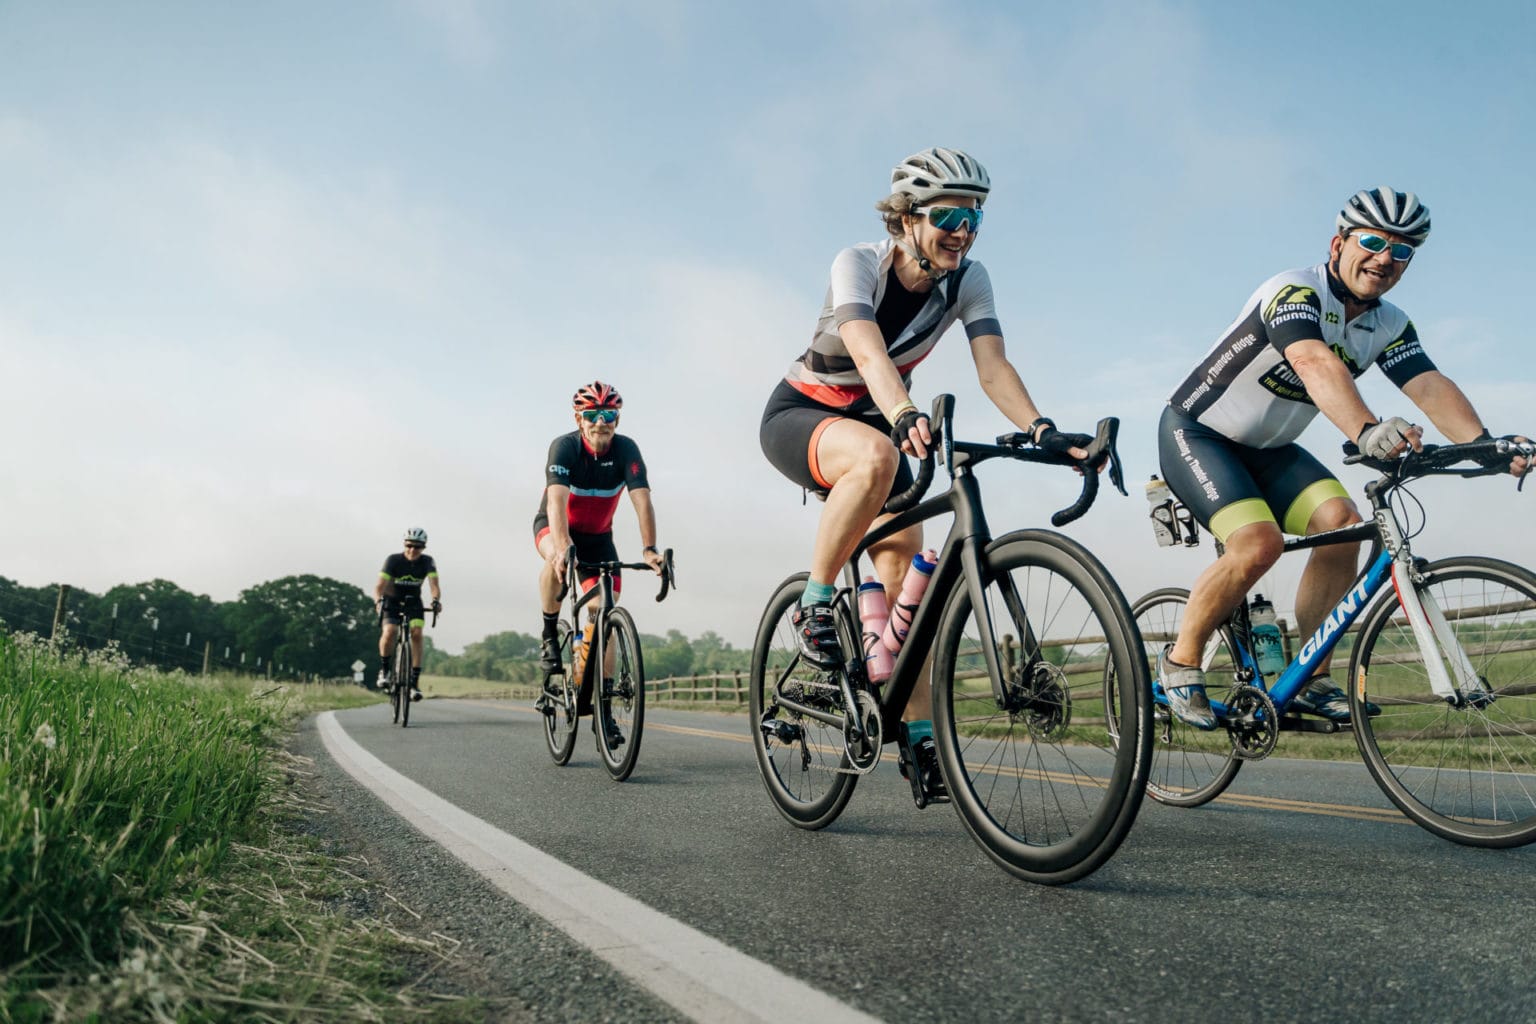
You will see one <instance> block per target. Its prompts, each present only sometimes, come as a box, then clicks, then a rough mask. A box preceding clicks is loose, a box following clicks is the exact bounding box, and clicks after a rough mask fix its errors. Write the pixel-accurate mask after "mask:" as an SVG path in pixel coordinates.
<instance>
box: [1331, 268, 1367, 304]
mask: <svg viewBox="0 0 1536 1024" xmlns="http://www.w3.org/2000/svg"><path fill="white" fill-rule="evenodd" d="M1328 288H1329V289H1330V290H1331V291H1332V292H1333V294H1334V295H1335V296H1336V297H1337V298H1339V299H1340V300H1341V301H1342V300H1345V299H1353V300H1354V301H1355V302H1358V303H1359V304H1360V305H1362V306H1367V307H1369V306H1372V305H1375V303H1373V302H1372V301H1371V300H1370V299H1362V298H1361V297H1360V296H1358V295H1356V294H1355V293H1354V292H1352V291H1350V289H1349V285H1347V284H1345V283H1344V279H1343V278H1342V277H1340V276H1339V258H1338V257H1337V256H1335V257H1333V259H1331V260H1329V261H1328Z"/></svg>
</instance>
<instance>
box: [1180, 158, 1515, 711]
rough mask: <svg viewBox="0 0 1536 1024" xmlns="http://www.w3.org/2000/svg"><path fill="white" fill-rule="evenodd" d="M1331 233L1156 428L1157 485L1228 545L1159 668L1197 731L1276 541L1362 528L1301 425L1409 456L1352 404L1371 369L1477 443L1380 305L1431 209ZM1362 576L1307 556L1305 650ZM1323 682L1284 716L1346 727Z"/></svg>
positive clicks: (1457, 436) (1402, 203)
mask: <svg viewBox="0 0 1536 1024" xmlns="http://www.w3.org/2000/svg"><path fill="white" fill-rule="evenodd" d="M1335 226H1336V232H1335V234H1334V236H1333V239H1332V241H1331V242H1330V243H1329V247H1328V259H1327V261H1326V262H1324V263H1320V264H1317V265H1316V266H1313V267H1305V268H1302V269H1299V270H1288V271H1285V272H1284V273H1281V274H1277V275H1276V276H1274V277H1272V278H1270V279H1269V280H1268V281H1266V282H1264V283H1263V284H1262V285H1260V286H1259V289H1258V290H1257V291H1256V292H1254V293H1253V294H1252V295H1251V296H1249V298H1248V302H1247V304H1246V305H1245V306H1244V307H1243V311H1242V313H1241V314H1240V315H1239V316H1238V318H1237V320H1236V321H1234V322H1233V324H1232V325H1231V326H1230V327H1228V328H1227V330H1226V331H1225V332H1223V334H1222V336H1221V338H1220V339H1218V340H1217V342H1216V344H1215V345H1214V346H1213V347H1212V348H1211V349H1210V351H1209V352H1207V353H1206V355H1205V357H1204V358H1202V359H1201V360H1200V361H1199V362H1198V363H1197V364H1196V365H1195V366H1194V368H1193V369H1192V370H1191V371H1190V373H1189V374H1188V376H1186V377H1185V379H1184V381H1183V383H1181V384H1180V385H1179V387H1178V388H1177V389H1176V390H1175V391H1174V393H1173V395H1172V396H1171V397H1170V398H1169V399H1168V406H1167V408H1165V409H1164V410H1163V416H1162V420H1161V422H1160V424H1159V427H1158V451H1159V457H1160V462H1161V465H1162V470H1163V477H1164V478H1165V479H1166V480H1167V482H1168V486H1169V487H1170V488H1171V489H1172V491H1173V493H1174V494H1176V495H1177V496H1178V497H1179V499H1180V500H1181V501H1183V502H1184V503H1185V504H1186V505H1188V506H1189V507H1190V509H1191V510H1192V511H1193V512H1194V514H1195V517H1196V518H1197V519H1198V520H1199V521H1200V522H1202V523H1204V524H1205V525H1206V527H1207V528H1208V529H1210V531H1211V533H1212V534H1213V535H1214V536H1215V537H1216V538H1217V539H1218V540H1220V541H1221V542H1222V543H1223V544H1224V545H1225V551H1224V552H1223V554H1222V555H1221V557H1220V558H1218V559H1216V561H1215V562H1214V563H1212V564H1211V566H1210V567H1209V568H1207V569H1206V570H1205V572H1203V573H1201V575H1200V578H1199V579H1198V580H1196V581H1195V585H1194V587H1193V588H1192V589H1191V591H1190V595H1189V604H1188V607H1187V608H1186V609H1185V611H1184V622H1183V625H1182V627H1181V628H1180V630H1179V636H1178V639H1177V640H1176V641H1175V642H1174V643H1172V644H1170V645H1168V647H1166V648H1165V649H1164V651H1163V654H1162V657H1161V659H1160V664H1159V666H1158V676H1159V678H1160V679H1161V681H1162V685H1163V687H1164V689H1165V690H1166V691H1167V694H1168V701H1169V705H1170V707H1171V709H1172V711H1173V712H1174V713H1175V714H1176V715H1178V717H1179V718H1180V719H1182V720H1183V721H1185V722H1187V723H1189V724H1190V725H1194V726H1197V727H1200V728H1206V729H1213V728H1215V727H1216V717H1215V715H1214V713H1213V712H1212V711H1211V707H1210V702H1209V700H1208V699H1207V697H1206V694H1205V685H1204V684H1205V679H1204V673H1202V672H1201V670H1200V668H1199V667H1198V666H1199V664H1200V652H1201V651H1202V650H1203V649H1204V647H1205V643H1206V641H1207V639H1208V638H1209V637H1210V635H1211V633H1212V632H1213V631H1214V630H1215V629H1216V626H1217V625H1218V624H1219V623H1220V622H1221V621H1222V620H1223V619H1225V618H1226V616H1227V614H1228V613H1229V612H1230V611H1231V610H1232V608H1233V606H1235V605H1236V604H1237V603H1238V602H1239V601H1241V600H1243V598H1244V595H1246V594H1247V592H1248V590H1249V589H1250V588H1251V587H1252V586H1253V585H1254V584H1255V583H1257V582H1258V580H1259V578H1260V577H1261V576H1263V575H1264V573H1265V572H1267V571H1268V570H1269V568H1270V566H1272V565H1274V564H1275V561H1276V560H1277V559H1278V558H1279V557H1280V553H1281V549H1282V545H1283V543H1284V539H1285V538H1284V535H1285V534H1288V533H1289V534H1298V535H1304V534H1314V533H1321V532H1323V531H1325V530H1334V529H1338V528H1340V527H1343V526H1348V525H1350V524H1352V523H1358V522H1359V521H1360V513H1359V510H1358V509H1356V507H1355V504H1354V502H1353V501H1352V500H1351V499H1350V497H1349V494H1348V492H1347V491H1346V490H1345V489H1344V485H1343V484H1341V483H1340V482H1339V481H1338V480H1337V479H1335V478H1334V476H1333V474H1331V473H1330V472H1329V471H1328V470H1327V469H1325V468H1324V467H1323V465H1322V464H1321V463H1320V462H1318V461H1317V459H1315V458H1313V457H1312V455H1310V454H1309V453H1308V452H1306V451H1305V450H1303V449H1302V448H1301V447H1300V446H1299V445H1297V444H1295V443H1294V442H1295V440H1296V438H1297V437H1298V436H1299V435H1300V434H1301V432H1302V430H1303V429H1304V428H1305V427H1306V426H1307V424H1309V423H1310V422H1312V420H1313V419H1314V418H1315V417H1316V416H1317V414H1318V413H1319V412H1321V413H1322V414H1323V415H1324V416H1325V417H1327V419H1328V420H1329V422H1331V423H1332V424H1333V425H1334V426H1335V427H1337V428H1338V429H1339V431H1340V432H1341V433H1342V434H1343V435H1344V437H1345V438H1346V439H1348V440H1351V441H1354V442H1355V443H1356V444H1358V445H1359V447H1360V450H1361V451H1362V452H1364V453H1365V454H1367V455H1369V456H1372V457H1373V458H1377V459H1387V458H1395V457H1397V456H1398V455H1400V454H1402V453H1403V452H1404V451H1405V450H1406V449H1407V448H1409V447H1411V448H1413V449H1414V450H1419V449H1421V448H1422V447H1423V442H1422V436H1423V431H1422V430H1421V429H1420V428H1419V427H1418V426H1417V425H1415V424H1413V423H1410V422H1409V421H1408V420H1406V419H1404V418H1402V417H1400V416H1378V415H1377V414H1376V413H1375V412H1373V411H1372V410H1371V409H1370V408H1369V407H1368V406H1367V405H1366V404H1365V400H1364V399H1363V398H1361V397H1360V392H1359V390H1357V389H1356V387H1355V378H1356V377H1358V376H1360V375H1361V374H1363V373H1365V371H1366V370H1368V369H1370V367H1371V366H1372V365H1373V364H1374V365H1376V366H1378V367H1380V368H1381V370H1382V372H1383V373H1384V374H1385V375H1386V376H1387V379H1388V380H1390V381H1391V382H1392V383H1393V384H1395V385H1396V386H1397V387H1398V389H1399V390H1401V391H1402V393H1403V394H1405V395H1407V396H1408V398H1409V399H1410V400H1411V401H1412V402H1413V403H1414V405H1416V406H1417V407H1418V408H1419V410H1420V411H1421V412H1422V413H1423V414H1424V415H1425V416H1426V417H1428V418H1429V420H1430V422H1431V423H1433V424H1434V425H1435V426H1436V427H1437V428H1438V429H1439V430H1440V432H1441V433H1442V434H1444V435H1445V436H1446V437H1447V438H1449V439H1450V440H1451V441H1453V442H1456V443H1463V442H1467V441H1472V440H1476V439H1478V438H1480V437H1487V436H1489V433H1488V430H1487V428H1486V427H1484V426H1483V420H1482V418H1481V417H1479V416H1478V414H1477V412H1476V411H1475V410H1474V409H1473V408H1472V404H1471V402H1469V401H1468V400H1467V397H1466V396H1465V395H1464V394H1463V393H1462V391H1461V389H1460V388H1458V387H1457V386H1456V385H1455V384H1454V383H1453V382H1452V381H1451V380H1450V378H1448V377H1446V376H1445V375H1444V374H1443V373H1441V372H1440V371H1439V370H1438V369H1436V367H1435V364H1434V363H1433V362H1432V361H1431V360H1430V358H1429V356H1428V354H1427V353H1426V352H1425V351H1424V348H1423V346H1422V345H1421V344H1420V343H1419V336H1418V332H1417V331H1416V330H1415V329H1414V326H1413V323H1412V321H1410V320H1409V319H1408V316H1407V314H1405V313H1404V312H1403V311H1402V310H1401V309H1398V308H1397V307H1396V306H1394V305H1392V304H1391V303H1388V302H1384V301H1382V296H1383V295H1385V294H1386V293H1387V292H1388V291H1391V290H1392V288H1393V287H1395V286H1396V285H1397V283H1398V282H1399V281H1401V280H1402V279H1403V275H1404V274H1405V273H1406V272H1407V270H1408V265H1409V263H1410V262H1411V261H1412V260H1413V258H1414V254H1415V253H1416V252H1417V251H1418V248H1419V246H1420V245H1422V244H1423V243H1424V240H1425V239H1426V238H1428V237H1429V209H1428V207H1426V206H1425V205H1424V204H1423V203H1421V202H1419V200H1418V197H1416V196H1415V195H1414V194H1413V193H1412V192H1406V193H1405V192H1396V191H1393V190H1392V189H1388V188H1376V189H1368V190H1364V191H1361V192H1357V193H1355V194H1354V195H1353V196H1351V197H1350V199H1349V202H1348V203H1346V204H1345V206H1344V209H1343V210H1341V211H1340V212H1339V215H1338V218H1337V220H1336V225H1335ZM1506 436H1508V437H1514V436H1515V435H1506ZM1501 465H1502V462H1501ZM1508 468H1509V470H1510V472H1512V473H1515V474H1517V475H1519V474H1523V473H1524V472H1525V471H1526V469H1527V466H1526V460H1525V459H1523V458H1520V457H1515V458H1513V459H1512V460H1510V461H1509V467H1508ZM1358 565H1359V545H1358V544H1334V545H1329V546H1325V547H1318V548H1314V549H1313V551H1312V555H1311V557H1310V559H1309V561H1308V562H1307V566H1306V569H1305V571H1304V572H1303V574H1302V577H1301V584H1300V586H1299V588H1298V590H1297V594H1296V618H1297V624H1298V626H1299V627H1300V630H1301V634H1302V635H1303V636H1306V635H1309V634H1310V633H1312V632H1313V631H1315V630H1316V629H1317V628H1318V627H1319V626H1320V625H1321V624H1322V621H1323V616H1324V615H1326V614H1327V613H1328V611H1329V610H1330V609H1331V608H1332V607H1333V606H1334V605H1335V604H1336V603H1337V602H1338V600H1339V599H1340V598H1341V597H1343V596H1344V593H1345V591H1347V590H1348V589H1349V587H1350V584H1351V583H1352V582H1353V581H1354V579H1355V576H1356V573H1357V571H1358ZM1327 672H1328V669H1327V665H1326V664H1324V665H1323V666H1322V668H1321V670H1320V671H1319V672H1318V673H1317V674H1316V675H1314V677H1313V678H1312V680H1311V681H1310V682H1309V683H1308V684H1307V686H1306V688H1305V689H1303V690H1302V691H1301V693H1300V694H1299V695H1298V696H1297V697H1296V700H1295V704H1296V705H1297V706H1299V707H1300V709H1301V710H1303V711H1305V712H1307V713H1310V714H1316V715H1321V716H1323V717H1326V718H1329V719H1332V720H1334V721H1338V722H1347V721H1348V720H1349V717H1350V716H1349V699H1348V697H1347V696H1346V695H1345V693H1344V691H1343V690H1341V689H1340V688H1339V687H1338V686H1337V685H1335V684H1334V682H1333V680H1332V679H1331V678H1330V677H1329V676H1328V674H1327ZM1368 710H1370V709H1368ZM1371 713H1373V714H1374V711H1371Z"/></svg>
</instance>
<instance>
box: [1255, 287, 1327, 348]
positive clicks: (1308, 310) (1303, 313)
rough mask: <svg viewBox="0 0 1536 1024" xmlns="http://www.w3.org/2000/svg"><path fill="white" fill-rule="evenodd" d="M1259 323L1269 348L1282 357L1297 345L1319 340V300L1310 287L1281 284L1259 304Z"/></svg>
mask: <svg viewBox="0 0 1536 1024" xmlns="http://www.w3.org/2000/svg"><path fill="white" fill-rule="evenodd" d="M1259 319H1260V321H1261V322H1262V324H1263V326H1264V334H1265V337H1266V338H1267V339H1268V341H1269V343H1270V345H1272V346H1273V347H1274V348H1275V350H1276V351H1277V352H1280V353H1281V354H1282V355H1283V354H1284V353H1285V350H1286V347H1287V346H1289V345H1293V344H1295V343H1296V342H1298V341H1307V340H1309V339H1315V340H1318V341H1321V340H1322V337H1323V300H1322V298H1321V297H1320V296H1319V295H1318V294H1317V289H1316V288H1314V287H1312V286H1311V285H1310V284H1301V283H1296V282H1286V281H1282V282H1280V284H1279V286H1278V287H1277V288H1276V290H1275V292H1274V294H1273V295H1271V296H1270V297H1269V298H1267V299H1265V300H1264V302H1263V303H1262V305H1261V308H1260V315H1259Z"/></svg>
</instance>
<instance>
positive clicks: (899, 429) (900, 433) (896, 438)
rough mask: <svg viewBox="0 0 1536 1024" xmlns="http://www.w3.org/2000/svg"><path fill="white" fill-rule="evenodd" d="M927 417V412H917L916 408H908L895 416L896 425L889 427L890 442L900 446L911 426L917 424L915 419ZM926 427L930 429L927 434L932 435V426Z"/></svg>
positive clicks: (906, 438) (908, 433)
mask: <svg viewBox="0 0 1536 1024" xmlns="http://www.w3.org/2000/svg"><path fill="white" fill-rule="evenodd" d="M927 418H928V414H927V413H925V412H918V411H917V410H916V409H908V410H907V411H906V412H904V413H902V414H901V415H900V416H898V417H896V425H895V426H893V427H892V428H891V443H892V444H894V445H895V446H896V447H897V448H900V447H901V446H902V444H904V443H905V442H906V441H907V440H908V435H910V434H911V432H912V428H913V427H915V426H917V421H918V420H926V419H927ZM928 429H929V431H930V434H929V436H932V430H933V428H932V427H931V426H930V427H929V428H928Z"/></svg>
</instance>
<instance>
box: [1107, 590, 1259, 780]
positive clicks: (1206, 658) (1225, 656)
mask: <svg viewBox="0 0 1536 1024" xmlns="http://www.w3.org/2000/svg"><path fill="white" fill-rule="evenodd" d="M1187 604H1189V591H1187V590H1185V589H1183V588H1182V587H1166V588H1164V589H1162V590H1154V591H1152V592H1151V593H1150V594H1147V595H1146V596H1145V597H1142V598H1141V599H1140V600H1138V601H1137V602H1136V603H1135V604H1134V605H1132V606H1131V613H1132V614H1133V615H1135V616H1136V628H1137V629H1138V630H1139V631H1140V632H1141V649H1142V660H1143V661H1144V662H1145V663H1146V666H1147V674H1148V678H1156V676H1157V658H1158V655H1159V654H1161V653H1162V650H1163V648H1164V647H1165V646H1167V645H1168V644H1171V643H1173V642H1174V641H1175V640H1176V639H1178V636H1179V627H1180V626H1182V625H1183V624H1184V607H1185V605H1187ZM1236 649H1237V642H1236V639H1235V638H1234V637H1233V635H1232V630H1231V628H1230V627H1229V626H1227V625H1225V624H1223V625H1222V626H1221V627H1220V628H1218V629H1217V630H1216V632H1214V633H1212V634H1211V638H1210V640H1208V641H1207V642H1206V645H1205V653H1204V655H1203V656H1202V657H1201V659H1200V667H1201V668H1203V669H1204V670H1205V681H1206V690H1207V691H1208V692H1210V693H1211V694H1212V695H1216V694H1217V693H1218V691H1219V690H1220V688H1221V686H1222V685H1223V684H1226V685H1231V684H1233V683H1234V682H1236V680H1237V665H1238V660H1237V656H1236V655H1235V653H1234V652H1235V651H1236ZM1242 766H1243V762H1242V759H1241V758H1239V757H1238V756H1237V753H1236V751H1235V750H1234V748H1233V746H1232V741H1231V739H1230V738H1229V737H1228V736H1227V732H1226V730H1225V729H1217V730H1215V731H1212V732H1207V731H1205V730H1203V729H1196V728H1195V727H1194V726H1192V725H1187V724H1185V723H1184V722H1181V721H1180V720H1179V719H1178V717H1177V716H1175V715H1174V714H1172V713H1171V712H1170V711H1169V710H1168V707H1167V705H1165V704H1154V705H1153V708H1152V772H1151V775H1150V776H1149V777H1148V778H1147V795H1148V796H1150V797H1151V798H1152V799H1154V800H1156V801H1158V802H1159V803H1165V804H1170V805H1172V806H1174V807H1199V806H1200V805H1201V804H1205V803H1210V802H1211V801H1212V800H1214V799H1216V797H1218V796H1220V795H1221V793H1222V792H1223V791H1224V790H1225V789H1226V788H1227V787H1228V786H1230V785H1231V784H1232V780H1233V779H1235V778H1237V772H1238V769H1239V768H1241V767H1242Z"/></svg>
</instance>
